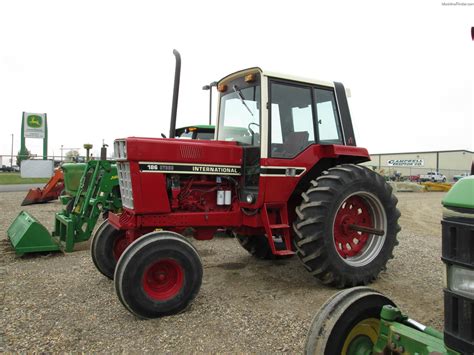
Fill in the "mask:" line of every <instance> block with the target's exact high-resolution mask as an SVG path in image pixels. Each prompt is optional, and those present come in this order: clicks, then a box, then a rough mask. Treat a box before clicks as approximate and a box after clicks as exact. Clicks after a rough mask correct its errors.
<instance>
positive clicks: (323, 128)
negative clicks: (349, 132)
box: [314, 88, 342, 144]
mask: <svg viewBox="0 0 474 355" xmlns="http://www.w3.org/2000/svg"><path fill="white" fill-rule="evenodd" d="M314 96H315V99H316V115H317V119H318V133H319V142H320V143H321V144H338V143H339V144H340V143H342V136H341V127H340V124H339V115H338V112H337V105H336V99H335V97H334V92H333V91H331V90H327V89H319V88H316V89H314Z"/></svg>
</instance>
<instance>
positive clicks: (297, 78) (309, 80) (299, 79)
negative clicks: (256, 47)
mask: <svg viewBox="0 0 474 355" xmlns="http://www.w3.org/2000/svg"><path fill="white" fill-rule="evenodd" d="M251 73H259V74H260V75H262V76H266V77H269V78H276V79H283V80H290V81H296V82H300V83H305V84H311V85H320V86H326V87H334V82H333V81H324V80H318V79H312V78H307V77H301V76H296V75H290V74H282V73H278V72H273V71H266V70H265V71H264V70H262V69H261V68H259V67H253V68H247V69H243V70H239V71H237V72H235V73H232V74H229V75H227V76H225V77H223V78H222V79H221V80H219V84H220V83H223V82H228V81H230V80H233V79H235V78H238V77H241V76H242V75H245V74H251Z"/></svg>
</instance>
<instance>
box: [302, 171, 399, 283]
mask: <svg viewBox="0 0 474 355" xmlns="http://www.w3.org/2000/svg"><path fill="white" fill-rule="evenodd" d="M312 185H313V186H312V187H311V188H310V189H308V190H307V191H306V192H305V193H303V194H302V197H303V200H304V201H303V203H302V204H301V205H300V206H299V207H298V208H297V209H296V214H297V220H296V222H295V223H294V225H293V228H294V231H295V234H296V247H297V254H298V256H299V258H300V259H301V261H302V262H303V264H304V265H305V267H306V268H307V269H308V270H309V271H310V272H311V273H312V275H313V276H315V277H317V278H318V279H320V280H321V281H322V282H323V283H324V284H327V285H331V286H336V287H340V288H342V287H350V286H357V285H366V284H368V283H370V282H372V281H373V280H374V279H375V278H376V277H377V276H378V274H379V273H380V271H381V270H383V269H385V266H386V263H387V261H388V260H389V259H390V258H393V255H392V252H393V248H394V247H395V245H397V244H398V242H397V239H396V236H397V233H398V232H399V231H400V226H399V225H398V218H399V217H400V212H399V211H398V210H397V208H396V205H397V202H398V200H397V198H396V197H395V196H394V195H393V194H392V188H391V187H390V186H389V185H388V184H387V183H386V182H385V180H384V179H383V177H382V176H380V175H378V174H376V173H374V172H373V171H371V170H369V169H366V168H364V167H361V166H357V165H342V166H338V167H335V168H332V169H329V171H328V172H327V173H326V174H325V175H322V176H320V177H319V178H317V179H316V181H312Z"/></svg>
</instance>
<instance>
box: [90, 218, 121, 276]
mask: <svg viewBox="0 0 474 355" xmlns="http://www.w3.org/2000/svg"><path fill="white" fill-rule="evenodd" d="M127 246H128V241H127V238H126V235H125V231H123V230H118V229H115V228H114V227H113V226H112V225H111V224H110V223H109V222H108V220H105V221H103V222H102V224H101V225H100V226H99V228H98V229H97V231H96V232H95V233H94V236H93V237H92V243H91V256H92V261H93V262H94V265H95V267H96V268H97V270H99V271H100V272H101V273H102V274H103V275H105V276H106V277H108V278H109V279H113V278H114V272H115V267H116V265H117V261H118V259H119V258H120V256H121V255H122V253H123V251H124V250H125V249H126V248H127Z"/></svg>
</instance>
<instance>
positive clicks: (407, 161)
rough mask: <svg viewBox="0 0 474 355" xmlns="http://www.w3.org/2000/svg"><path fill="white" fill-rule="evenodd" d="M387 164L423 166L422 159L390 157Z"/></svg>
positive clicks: (423, 161)
mask: <svg viewBox="0 0 474 355" xmlns="http://www.w3.org/2000/svg"><path fill="white" fill-rule="evenodd" d="M387 165H388V166H425V160H424V159H390V160H388V161H387Z"/></svg>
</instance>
